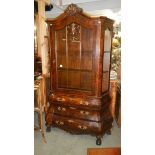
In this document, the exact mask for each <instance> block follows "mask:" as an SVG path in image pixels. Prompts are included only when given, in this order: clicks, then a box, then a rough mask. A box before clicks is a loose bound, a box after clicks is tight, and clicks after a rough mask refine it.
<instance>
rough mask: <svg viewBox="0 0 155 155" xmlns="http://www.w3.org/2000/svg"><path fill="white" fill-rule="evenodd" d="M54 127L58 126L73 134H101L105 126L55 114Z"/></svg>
mask: <svg viewBox="0 0 155 155" xmlns="http://www.w3.org/2000/svg"><path fill="white" fill-rule="evenodd" d="M52 126H56V127H59V128H62V129H64V130H67V131H69V132H73V133H79V134H80V133H101V131H102V127H103V124H102V125H101V123H99V122H91V121H84V120H79V119H74V118H68V117H63V116H59V115H56V114H54V115H53V120H52Z"/></svg>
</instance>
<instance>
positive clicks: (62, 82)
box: [58, 70, 67, 88]
mask: <svg viewBox="0 0 155 155" xmlns="http://www.w3.org/2000/svg"><path fill="white" fill-rule="evenodd" d="M58 87H59V88H67V70H58Z"/></svg>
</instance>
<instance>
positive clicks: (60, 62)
mask: <svg viewBox="0 0 155 155" xmlns="http://www.w3.org/2000/svg"><path fill="white" fill-rule="evenodd" d="M55 37H56V42H55V49H56V58H57V68H67V61H66V29H65V28H64V29H62V30H58V31H56V35H55Z"/></svg>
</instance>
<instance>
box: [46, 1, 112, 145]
mask: <svg viewBox="0 0 155 155" xmlns="http://www.w3.org/2000/svg"><path fill="white" fill-rule="evenodd" d="M47 24H48V28H49V36H50V49H51V70H50V73H51V88H50V91H51V93H50V95H49V103H50V106H49V109H48V112H47V114H46V126H47V131H50V129H51V126H53V127H58V128H61V129H63V130H65V131H68V132H70V133H74V134H91V135H95V136H96V137H97V141H96V143H97V144H101V137H102V136H103V135H104V134H105V133H110V129H111V127H112V121H113V118H112V116H111V113H110V110H109V105H110V95H109V77H110V66H111V65H110V64H111V63H110V62H111V46H112V45H111V42H112V35H113V20H111V19H108V18H106V17H89V16H88V15H86V14H85V13H83V10H82V9H81V8H79V7H78V6H77V5H75V4H71V5H69V6H68V7H67V8H66V10H65V11H64V13H63V14H61V15H60V16H58V17H57V18H55V19H48V20H47Z"/></svg>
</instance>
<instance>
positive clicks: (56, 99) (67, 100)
mask: <svg viewBox="0 0 155 155" xmlns="http://www.w3.org/2000/svg"><path fill="white" fill-rule="evenodd" d="M49 100H50V102H52V103H54V104H59V105H65V106H76V107H82V108H84V109H90V108H92V109H94V110H99V109H101V102H102V100H101V99H97V98H82V97H73V96H62V95H57V94H52V95H51V96H50V97H49Z"/></svg>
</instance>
